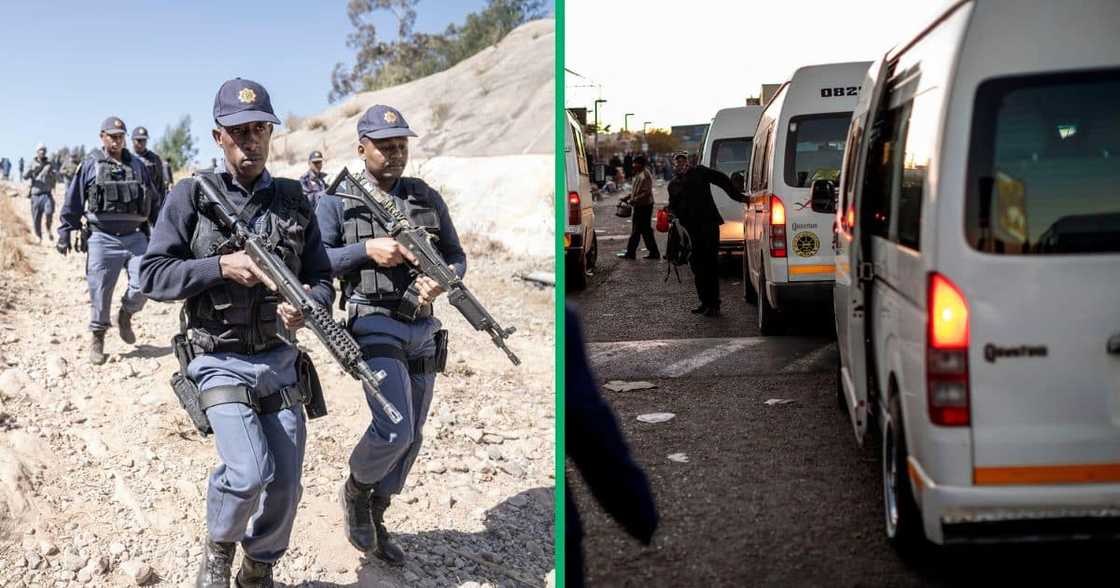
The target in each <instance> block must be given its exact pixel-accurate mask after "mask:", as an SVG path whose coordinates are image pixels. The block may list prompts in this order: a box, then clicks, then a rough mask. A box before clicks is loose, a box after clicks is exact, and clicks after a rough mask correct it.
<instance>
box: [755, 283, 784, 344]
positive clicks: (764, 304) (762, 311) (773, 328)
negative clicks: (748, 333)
mask: <svg viewBox="0 0 1120 588" xmlns="http://www.w3.org/2000/svg"><path fill="white" fill-rule="evenodd" d="M783 327H784V325H783V324H782V317H781V315H779V314H778V310H777V309H775V308H774V307H773V306H770V298H769V297H768V296H767V295H766V274H765V273H759V274H758V331H759V332H760V333H762V334H763V335H767V336H769V335H781V334H782V331H783V330H784V328H783Z"/></svg>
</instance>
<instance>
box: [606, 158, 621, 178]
mask: <svg viewBox="0 0 1120 588" xmlns="http://www.w3.org/2000/svg"><path fill="white" fill-rule="evenodd" d="M619 155H620V154H619V153H615V154H614V155H612V156H611V161H610V167H608V168H607V176H609V177H612V178H613V177H615V176H616V175H617V174H618V170H620V169H622V158H621V157H620V156H619Z"/></svg>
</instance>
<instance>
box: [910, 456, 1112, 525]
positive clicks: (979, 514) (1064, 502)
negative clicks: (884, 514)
mask: <svg viewBox="0 0 1120 588" xmlns="http://www.w3.org/2000/svg"><path fill="white" fill-rule="evenodd" d="M910 465H911V480H912V482H913V486H914V489H915V494H920V498H919V500H920V503H921V511H922V523H923V527H924V528H925V533H926V537H927V538H928V539H929V540H930V541H932V542H934V543H937V544H960V543H997V542H1028V541H1054V540H1062V541H1066V540H1076V539H1118V538H1120V484H1065V485H1051V486H982V487H980V486H943V485H938V484H935V483H934V482H933V481H932V480H930V479H929V477H928V476H927V475H926V473H925V471H924V470H923V469H922V467H921V465H920V464H918V463H917V462H916V461H914V460H913V459H911V460H910Z"/></svg>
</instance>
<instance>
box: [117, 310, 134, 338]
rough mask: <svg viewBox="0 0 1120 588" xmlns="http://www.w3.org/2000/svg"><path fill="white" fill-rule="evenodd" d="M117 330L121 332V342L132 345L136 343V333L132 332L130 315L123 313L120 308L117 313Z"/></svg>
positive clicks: (129, 313)
mask: <svg viewBox="0 0 1120 588" xmlns="http://www.w3.org/2000/svg"><path fill="white" fill-rule="evenodd" d="M117 328H118V329H120V332H121V341H124V342H125V343H128V344H129V345H132V344H133V343H135V342H136V333H134V332H133V331H132V313H131V312H125V310H124V309H123V308H122V309H120V310H119V311H117Z"/></svg>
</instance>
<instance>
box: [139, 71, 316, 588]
mask: <svg viewBox="0 0 1120 588" xmlns="http://www.w3.org/2000/svg"><path fill="white" fill-rule="evenodd" d="M214 120H215V127H216V128H215V129H214V131H213V137H214V141H215V142H216V143H217V144H218V146H219V147H220V148H221V150H222V152H223V153H224V154H225V162H226V167H225V169H219V170H217V172H216V173H211V172H204V173H202V174H200V175H199V176H198V177H195V178H188V179H186V180H183V181H181V182H179V183H178V184H176V185H175V188H174V189H173V190H172V192H171V195H170V196H169V197H168V199H167V203H166V205H165V206H164V211H163V214H162V215H161V216H160V219H159V222H158V224H157V225H156V227H155V231H154V232H153V234H152V244H151V246H150V247H149V248H148V253H147V254H146V255H145V256H144V260H143V263H142V264H141V270H140V271H141V278H142V283H143V288H144V292H145V293H146V294H147V295H148V296H150V297H151V298H152V299H154V300H185V303H184V305H183V325H182V334H184V335H185V336H186V343H187V344H188V346H189V350H190V354H191V355H193V359H191V360H189V362H188V364H187V365H186V367H185V370H184V371H185V375H186V376H187V378H189V379H190V381H192V382H193V383H194V384H195V385H197V386H198V389H199V391H200V393H199V399H200V401H201V402H200V404H201V405H202V406H203V407H204V408H205V412H206V416H207V417H208V419H209V421H210V426H211V428H212V429H213V433H214V441H215V445H216V447H217V451H218V458H219V460H220V461H219V464H218V466H217V467H216V468H215V469H214V471H213V473H212V474H211V476H210V480H209V488H208V490H207V496H206V502H207V508H206V527H207V530H208V537H207V540H206V553H205V554H204V557H203V560H202V563H201V566H200V569H199V573H198V579H197V585H198V586H206V587H212V586H228V585H229V581H230V574H231V566H232V563H233V559H234V555H235V551H236V547H237V543H240V544H241V547H242V551H243V552H244V558H243V559H242V563H241V567H240V569H239V570H238V573H237V584H238V586H272V567H273V565H274V564H275V563H276V561H277V560H279V559H280V557H281V556H282V555H283V554H284V552H285V551H286V550H287V548H288V542H289V538H290V536H291V531H292V523H293V521H294V519H295V514H296V507H297V506H298V504H299V500H300V495H301V493H302V486H301V485H300V474H301V470H302V468H303V454H304V448H305V444H306V440H307V432H306V427H305V418H306V417H305V415H304V412H303V406H302V404H300V401H299V397H300V395H299V394H292V391H293V390H298V388H299V383H298V377H297V363H298V362H300V361H303V360H302V359H301V355H300V352H299V350H298V349H297V348H296V347H295V346H293V345H292V344H290V343H289V341H291V337H289V336H288V333H289V332H291V331H294V330H295V329H298V328H299V327H301V326H302V324H303V317H302V315H301V314H300V313H299V311H298V309H296V308H294V307H292V306H290V305H288V304H287V303H281V302H280V301H279V298H278V297H277V296H276V295H275V294H274V293H273V292H272V291H271V290H270V289H269V287H267V283H262V275H261V274H260V273H259V272H260V270H259V269H258V268H257V266H256V265H255V264H254V263H253V262H252V260H251V259H250V258H249V257H248V255H247V254H246V253H245V252H244V251H233V252H229V253H224V254H223V253H222V252H223V251H225V249H223V248H221V247H217V248H216V247H215V245H217V244H221V243H222V242H224V240H225V238H224V236H223V234H222V233H221V231H219V230H218V228H217V227H216V226H215V224H214V222H213V221H212V220H211V219H210V218H209V217H208V216H206V215H205V214H201V213H200V212H199V207H198V202H199V198H200V191H199V187H198V186H199V184H198V183H199V182H200V181H203V179H205V180H206V181H208V182H210V183H211V185H213V186H214V187H215V189H220V190H222V191H223V192H224V193H225V196H226V198H227V199H228V200H229V202H230V204H231V205H232V206H233V207H235V208H236V210H235V211H234V212H236V213H237V214H238V215H239V216H241V217H242V218H243V219H245V220H246V222H248V223H249V224H250V225H251V226H252V227H253V228H254V230H256V231H257V232H258V233H259V234H261V235H265V236H267V240H268V241H269V242H274V243H275V244H276V246H275V251H276V252H277V253H278V254H279V255H280V256H281V257H282V258H283V260H284V262H285V263H286V264H287V265H288V267H289V268H291V270H292V272H293V273H295V274H296V275H297V276H299V278H300V280H301V281H302V282H303V283H304V284H305V285H306V286H305V287H307V288H308V292H309V294H310V296H311V297H312V298H314V299H315V300H316V301H317V302H318V303H320V304H323V305H329V304H330V303H331V300H332V299H333V297H334V291H333V289H332V287H331V275H330V262H329V260H328V259H327V256H326V252H325V251H324V249H323V245H322V241H321V240H320V236H319V229H318V225H317V223H316V221H315V216H314V213H313V211H312V210H311V207H310V205H309V203H308V202H307V199H306V198H304V197H303V193H302V192H301V190H300V187H299V183H298V182H296V181H294V180H288V179H281V178H274V177H272V176H271V175H270V174H269V172H268V170H267V169H265V166H266V162H267V159H268V151H269V140H270V138H271V136H272V129H273V125H277V124H280V120H279V119H278V118H276V114H275V113H274V111H273V108H272V102H271V99H270V98H269V95H268V92H267V91H265V89H264V87H262V86H261V85H260V84H258V83H256V82H252V81H249V80H244V79H240V78H237V79H233V80H229V81H227V82H225V83H224V84H222V86H221V88H220V89H219V90H218V94H217V96H216V97H215V98H214ZM254 405H255V406H254Z"/></svg>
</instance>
